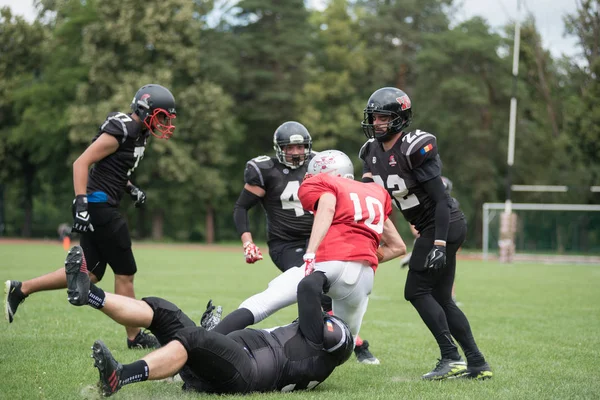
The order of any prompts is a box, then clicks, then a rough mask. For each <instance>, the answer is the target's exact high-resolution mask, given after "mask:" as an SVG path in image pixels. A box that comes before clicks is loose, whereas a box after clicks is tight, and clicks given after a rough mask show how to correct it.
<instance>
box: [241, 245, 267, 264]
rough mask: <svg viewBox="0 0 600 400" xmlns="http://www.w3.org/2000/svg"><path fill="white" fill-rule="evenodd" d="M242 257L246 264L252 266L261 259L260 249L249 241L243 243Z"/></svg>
mask: <svg viewBox="0 0 600 400" xmlns="http://www.w3.org/2000/svg"><path fill="white" fill-rule="evenodd" d="M244 255H245V256H246V262H247V263H248V264H254V263H255V262H257V261H259V260H262V259H263V256H262V253H261V252H260V249H259V248H258V246H256V245H255V244H254V243H252V242H251V241H247V242H246V243H244Z"/></svg>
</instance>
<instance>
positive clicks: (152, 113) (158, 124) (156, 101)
mask: <svg viewBox="0 0 600 400" xmlns="http://www.w3.org/2000/svg"><path fill="white" fill-rule="evenodd" d="M131 111H133V113H134V114H135V115H137V116H138V117H140V119H141V120H142V122H143V123H144V125H145V126H146V128H147V129H149V130H150V132H152V134H153V135H154V136H156V137H157V138H159V139H169V138H170V137H171V136H173V131H174V130H175V125H173V123H172V122H173V120H174V119H175V115H176V114H177V112H176V111H175V98H174V97H173V95H172V94H171V92H170V91H169V89H167V88H166V87H164V86H161V85H155V84H150V85H144V86H142V87H141V88H140V89H139V90H138V91H137V93H136V94H135V96H134V97H133V100H132V101H131Z"/></svg>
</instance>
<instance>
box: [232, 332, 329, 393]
mask: <svg viewBox="0 0 600 400" xmlns="http://www.w3.org/2000/svg"><path fill="white" fill-rule="evenodd" d="M321 321H322V320H321ZM321 323H322V322H321ZM227 336H228V337H230V338H232V339H233V340H235V341H236V342H238V343H241V344H243V345H244V347H246V349H247V350H248V351H249V353H250V354H251V355H252V357H254V358H255V359H256V364H257V366H258V371H257V376H256V379H255V381H254V382H253V388H252V389H253V391H259V392H266V391H273V390H277V391H282V392H289V391H292V390H302V389H312V388H314V387H315V386H317V385H318V384H319V383H321V382H323V381H324V380H325V379H327V377H328V376H329V375H331V373H332V372H333V370H334V369H335V368H336V366H337V365H338V360H337V359H336V358H335V357H334V356H332V355H331V354H329V353H327V352H326V351H325V350H323V349H322V347H317V346H316V345H315V344H313V343H312V342H310V341H309V340H308V339H307V338H306V337H305V336H304V335H303V334H302V333H301V331H300V325H299V324H298V322H293V323H291V324H289V325H286V326H281V327H276V328H272V329H261V330H258V329H243V330H239V331H235V332H232V333H230V334H229V335H227Z"/></svg>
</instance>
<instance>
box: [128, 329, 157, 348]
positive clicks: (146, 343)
mask: <svg viewBox="0 0 600 400" xmlns="http://www.w3.org/2000/svg"><path fill="white" fill-rule="evenodd" d="M127 347H129V348H130V349H158V348H159V347H160V343H159V342H158V339H156V336H152V335H149V334H147V333H146V332H142V331H141V330H140V331H139V332H138V334H137V336H136V337H135V339H133V340H129V338H128V339H127Z"/></svg>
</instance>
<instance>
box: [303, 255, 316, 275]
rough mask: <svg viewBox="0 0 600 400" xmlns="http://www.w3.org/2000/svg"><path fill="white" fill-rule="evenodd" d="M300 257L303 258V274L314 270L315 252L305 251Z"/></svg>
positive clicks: (308, 273)
mask: <svg viewBox="0 0 600 400" xmlns="http://www.w3.org/2000/svg"><path fill="white" fill-rule="evenodd" d="M302 259H303V260H304V276H308V275H310V274H312V273H313V272H315V253H306V254H304V256H303V257H302Z"/></svg>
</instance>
